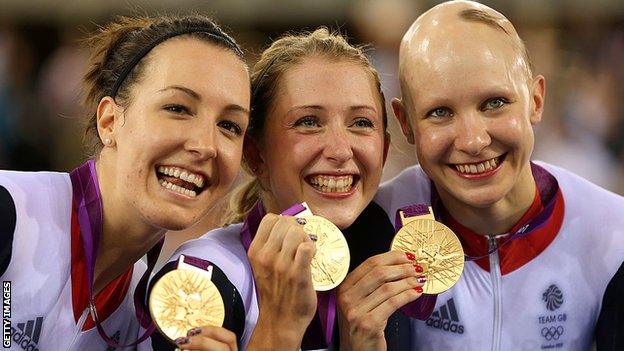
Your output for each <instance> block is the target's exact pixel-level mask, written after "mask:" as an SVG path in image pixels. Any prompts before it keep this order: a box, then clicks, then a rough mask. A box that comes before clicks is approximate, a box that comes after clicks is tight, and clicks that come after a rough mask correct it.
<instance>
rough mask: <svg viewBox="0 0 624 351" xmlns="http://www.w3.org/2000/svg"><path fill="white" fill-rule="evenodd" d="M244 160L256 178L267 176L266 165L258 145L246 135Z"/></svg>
mask: <svg viewBox="0 0 624 351" xmlns="http://www.w3.org/2000/svg"><path fill="white" fill-rule="evenodd" d="M243 159H244V162H245V163H246V164H247V167H248V168H249V170H250V171H251V172H252V173H253V175H254V176H256V177H258V178H261V177H262V175H263V174H265V173H266V172H265V164H264V159H263V158H262V154H261V152H260V148H259V147H258V143H257V142H256V141H255V140H254V139H253V138H252V137H250V136H249V135H247V134H245V141H244V142H243Z"/></svg>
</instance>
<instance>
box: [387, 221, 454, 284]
mask: <svg viewBox="0 0 624 351" xmlns="http://www.w3.org/2000/svg"><path fill="white" fill-rule="evenodd" d="M391 249H392V250H399V251H402V252H409V253H412V254H413V255H414V256H415V257H416V259H415V261H414V262H415V263H416V264H419V265H421V266H422V267H423V268H424V270H425V276H426V278H427V282H426V283H425V285H424V286H423V292H424V293H425V294H439V293H441V292H443V291H446V290H448V289H450V288H451V287H452V286H453V285H455V283H456V282H457V281H458V280H459V277H460V276H461V273H462V271H463V270H464V250H463V249H462V246H461V243H460V241H459V239H458V238H457V236H455V234H454V233H453V231H452V230H451V229H449V228H448V227H447V226H445V225H444V224H442V223H440V222H437V221H435V220H431V219H416V220H413V221H411V222H409V223H406V224H405V225H404V226H403V227H402V228H401V229H400V230H399V232H398V233H397V234H396V236H395V237H394V240H393V241H392V248H391Z"/></svg>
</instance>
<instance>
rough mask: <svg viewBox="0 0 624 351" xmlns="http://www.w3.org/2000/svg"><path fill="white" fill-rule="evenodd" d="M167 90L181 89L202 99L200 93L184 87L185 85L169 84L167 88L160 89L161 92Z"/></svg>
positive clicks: (191, 95) (197, 98) (194, 97)
mask: <svg viewBox="0 0 624 351" xmlns="http://www.w3.org/2000/svg"><path fill="white" fill-rule="evenodd" d="M167 90H179V91H181V92H183V93H186V94H187V95H189V96H190V97H192V98H193V99H195V100H201V99H202V98H201V95H199V94H198V93H197V92H196V91H195V90H193V89H189V88H186V87H183V86H180V85H171V86H168V87H166V88H163V89H160V90H159V91H158V92H159V93H161V92H164V91H167Z"/></svg>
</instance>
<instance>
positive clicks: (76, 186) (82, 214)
mask: <svg viewBox="0 0 624 351" xmlns="http://www.w3.org/2000/svg"><path fill="white" fill-rule="evenodd" d="M69 176H70V179H71V183H72V189H73V200H74V203H75V204H76V207H77V211H78V223H79V225H80V235H81V237H82V242H83V244H84V254H85V258H86V260H87V283H88V286H87V289H88V293H89V308H90V310H91V312H92V313H91V316H92V318H93V320H94V322H95V325H96V327H97V330H98V332H99V334H100V336H101V337H102V339H104V341H106V343H107V344H108V345H109V346H112V347H115V348H120V347H128V346H135V345H138V344H139V343H141V342H143V341H144V340H145V339H147V338H148V337H149V336H150V335H151V334H152V333H153V332H154V330H155V328H156V327H155V325H154V323H152V318H151V316H150V314H149V313H147V312H145V311H146V309H145V307H144V301H145V292H146V288H147V282H148V280H149V275H150V272H151V271H152V269H153V268H154V265H155V264H156V261H157V259H158V255H159V253H160V249H161V248H162V245H163V241H164V240H161V241H159V242H158V243H157V244H156V245H155V246H154V247H152V248H151V249H150V251H149V252H148V253H147V259H148V268H147V271H146V272H145V274H143V277H141V280H140V281H139V284H138V285H137V287H136V290H135V291H134V306H135V312H136V317H137V319H138V321H139V323H140V324H141V326H142V327H143V328H145V329H146V331H145V333H144V334H143V335H142V336H141V337H140V338H139V339H138V340H136V341H134V342H132V343H130V344H126V345H122V344H119V343H117V342H116V341H115V340H113V339H111V338H110V337H109V336H108V335H107V334H106V331H105V330H104V328H103V327H102V324H101V322H100V320H99V318H98V316H97V312H96V311H95V301H94V298H93V274H94V273H93V272H94V270H95V258H96V256H97V252H98V247H99V244H100V239H101V238H102V229H103V209H102V196H101V194H100V186H99V183H98V179H97V174H96V171H95V161H93V160H89V161H87V162H86V163H84V164H83V165H81V166H80V167H78V168H76V169H74V170H73V171H72V172H71V173H70V175H69Z"/></svg>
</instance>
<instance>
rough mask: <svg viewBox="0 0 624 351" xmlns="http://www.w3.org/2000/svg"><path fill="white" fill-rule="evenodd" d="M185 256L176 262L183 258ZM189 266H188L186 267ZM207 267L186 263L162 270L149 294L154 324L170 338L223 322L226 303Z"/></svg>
mask: <svg viewBox="0 0 624 351" xmlns="http://www.w3.org/2000/svg"><path fill="white" fill-rule="evenodd" d="M183 260H184V256H181V257H180V261H179V262H183ZM188 267H191V268H188ZM211 278H212V266H210V267H208V270H203V269H201V268H196V267H192V266H189V265H185V268H181V266H178V269H176V270H173V271H171V272H168V273H167V274H165V275H164V276H163V277H162V278H160V280H158V282H156V284H154V288H153V289H152V292H151V294H150V297H149V309H150V313H151V315H152V319H153V320H154V323H155V324H156V327H158V329H159V330H160V331H161V332H162V334H163V335H165V336H167V337H168V338H169V339H170V340H171V341H174V340H175V339H177V338H179V337H182V336H186V333H187V332H188V331H189V330H190V329H192V328H196V327H203V326H217V327H220V326H222V325H223V320H224V318H225V306H224V304H223V299H222V298H221V294H220V293H219V290H218V289H217V286H216V285H214V283H213V282H212V280H211Z"/></svg>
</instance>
